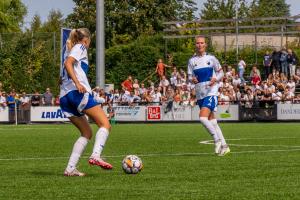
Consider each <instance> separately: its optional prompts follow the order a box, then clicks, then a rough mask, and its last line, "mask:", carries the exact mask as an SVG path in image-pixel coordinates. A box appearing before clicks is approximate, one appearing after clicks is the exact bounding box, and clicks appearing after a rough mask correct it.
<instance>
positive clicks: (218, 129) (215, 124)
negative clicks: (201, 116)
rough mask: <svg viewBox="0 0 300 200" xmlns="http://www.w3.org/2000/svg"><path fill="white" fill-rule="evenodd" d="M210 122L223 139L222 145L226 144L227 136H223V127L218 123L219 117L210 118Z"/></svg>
mask: <svg viewBox="0 0 300 200" xmlns="http://www.w3.org/2000/svg"><path fill="white" fill-rule="evenodd" d="M210 122H211V124H212V125H213V126H214V127H215V129H216V132H217V135H218V137H219V139H220V140H221V143H222V146H225V145H226V141H225V138H224V136H223V133H222V130H221V128H220V127H219V125H218V121H217V119H212V120H210Z"/></svg>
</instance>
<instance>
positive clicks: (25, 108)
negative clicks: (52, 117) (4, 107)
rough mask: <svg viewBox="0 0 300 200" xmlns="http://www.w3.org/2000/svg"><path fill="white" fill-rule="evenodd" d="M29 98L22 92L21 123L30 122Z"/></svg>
mask: <svg viewBox="0 0 300 200" xmlns="http://www.w3.org/2000/svg"><path fill="white" fill-rule="evenodd" d="M29 110H30V104H29V97H28V96H27V95H26V93H25V92H22V96H21V97H20V114H21V116H20V117H21V119H20V120H21V121H23V122H29V120H30V119H29Z"/></svg>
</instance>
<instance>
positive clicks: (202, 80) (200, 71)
mask: <svg viewBox="0 0 300 200" xmlns="http://www.w3.org/2000/svg"><path fill="white" fill-rule="evenodd" d="M221 70H222V67H221V65H220V63H219V61H218V59H217V58H216V57H215V56H212V55H208V54H205V55H203V56H199V55H194V56H193V57H192V58H190V60H189V63H188V76H189V78H191V77H196V78H197V80H198V83H197V84H196V85H195V90H196V98H197V100H200V99H203V98H205V97H207V96H217V95H218V84H217V83H216V84H214V85H212V86H209V83H210V81H211V79H212V78H217V75H216V74H218V73H219V72H220V71H221ZM217 80H218V78H217Z"/></svg>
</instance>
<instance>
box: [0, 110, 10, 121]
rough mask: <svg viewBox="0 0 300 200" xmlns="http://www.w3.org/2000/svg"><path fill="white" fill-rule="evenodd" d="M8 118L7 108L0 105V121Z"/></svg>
mask: <svg viewBox="0 0 300 200" xmlns="http://www.w3.org/2000/svg"><path fill="white" fill-rule="evenodd" d="M8 121H9V118H8V108H7V107H5V108H2V107H0V122H8Z"/></svg>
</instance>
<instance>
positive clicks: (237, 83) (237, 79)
mask: <svg viewBox="0 0 300 200" xmlns="http://www.w3.org/2000/svg"><path fill="white" fill-rule="evenodd" d="M241 83H242V81H241V79H240V77H239V76H238V75H237V74H236V75H235V76H234V78H233V80H232V85H233V86H234V87H237V86H240V85H241Z"/></svg>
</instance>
